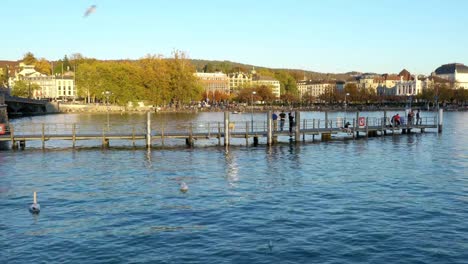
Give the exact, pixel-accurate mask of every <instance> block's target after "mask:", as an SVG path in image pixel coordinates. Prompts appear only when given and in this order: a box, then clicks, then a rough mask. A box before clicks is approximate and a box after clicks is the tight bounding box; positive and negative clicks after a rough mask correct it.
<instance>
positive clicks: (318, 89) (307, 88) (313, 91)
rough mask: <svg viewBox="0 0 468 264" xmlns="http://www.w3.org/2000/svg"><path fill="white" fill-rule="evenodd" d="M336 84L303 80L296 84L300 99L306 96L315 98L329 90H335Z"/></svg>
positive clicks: (333, 82) (334, 82)
mask: <svg viewBox="0 0 468 264" xmlns="http://www.w3.org/2000/svg"><path fill="white" fill-rule="evenodd" d="M336 84H337V82H336V81H313V80H304V81H298V82H297V89H298V90H299V94H300V97H301V98H302V97H304V96H306V95H309V96H313V97H316V98H317V97H319V96H320V95H322V94H325V93H326V92H327V91H329V90H330V89H335V87H336ZM340 85H343V83H340Z"/></svg>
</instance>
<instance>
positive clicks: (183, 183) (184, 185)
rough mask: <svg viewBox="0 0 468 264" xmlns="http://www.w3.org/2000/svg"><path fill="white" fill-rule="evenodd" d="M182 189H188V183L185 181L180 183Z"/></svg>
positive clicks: (184, 190)
mask: <svg viewBox="0 0 468 264" xmlns="http://www.w3.org/2000/svg"><path fill="white" fill-rule="evenodd" d="M180 191H181V192H183V193H185V192H187V191H188V185H187V184H186V183H185V182H181V183H180Z"/></svg>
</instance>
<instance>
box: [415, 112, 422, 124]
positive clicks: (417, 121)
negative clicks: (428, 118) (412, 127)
mask: <svg viewBox="0 0 468 264" xmlns="http://www.w3.org/2000/svg"><path fill="white" fill-rule="evenodd" d="M416 125H422V118H421V114H420V110H419V109H418V112H416Z"/></svg>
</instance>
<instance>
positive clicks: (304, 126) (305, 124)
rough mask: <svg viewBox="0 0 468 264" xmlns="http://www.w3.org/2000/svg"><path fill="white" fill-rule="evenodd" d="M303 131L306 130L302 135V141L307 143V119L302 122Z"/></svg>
mask: <svg viewBox="0 0 468 264" xmlns="http://www.w3.org/2000/svg"><path fill="white" fill-rule="evenodd" d="M302 129H303V130H304V132H303V133H302V141H305V130H306V129H307V121H306V120H305V119H304V120H302Z"/></svg>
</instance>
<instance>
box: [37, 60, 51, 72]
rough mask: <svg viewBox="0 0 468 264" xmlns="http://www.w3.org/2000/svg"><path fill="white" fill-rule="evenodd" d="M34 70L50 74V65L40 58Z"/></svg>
mask: <svg viewBox="0 0 468 264" xmlns="http://www.w3.org/2000/svg"><path fill="white" fill-rule="evenodd" d="M34 69H35V70H36V71H38V72H40V73H42V74H46V75H51V74H52V68H51V66H50V63H49V61H47V60H46V59H45V58H41V59H40V60H39V61H37V62H36V64H35V67H34Z"/></svg>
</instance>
